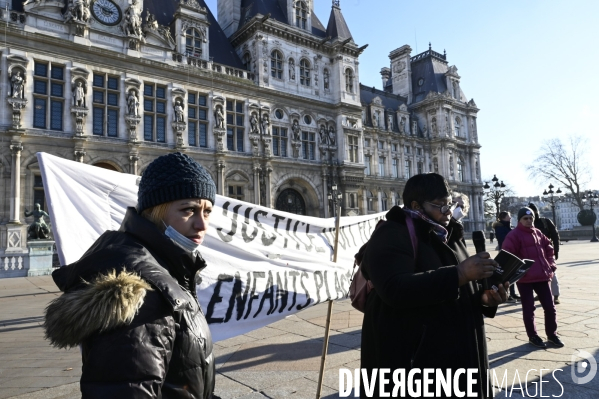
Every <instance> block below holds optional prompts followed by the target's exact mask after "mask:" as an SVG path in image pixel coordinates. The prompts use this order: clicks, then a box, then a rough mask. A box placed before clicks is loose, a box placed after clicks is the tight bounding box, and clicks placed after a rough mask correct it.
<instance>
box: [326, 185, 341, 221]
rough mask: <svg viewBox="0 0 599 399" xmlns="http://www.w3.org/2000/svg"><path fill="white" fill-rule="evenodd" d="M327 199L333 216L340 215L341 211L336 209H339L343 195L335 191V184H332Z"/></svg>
mask: <svg viewBox="0 0 599 399" xmlns="http://www.w3.org/2000/svg"><path fill="white" fill-rule="evenodd" d="M327 197H328V199H329V203H330V204H331V205H332V206H333V216H338V214H340V213H341V209H337V208H338V207H341V199H343V194H341V192H340V191H338V190H337V185H336V184H333V186H332V187H331V191H330V192H329V195H328V196H327Z"/></svg>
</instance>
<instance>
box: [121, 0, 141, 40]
mask: <svg viewBox="0 0 599 399" xmlns="http://www.w3.org/2000/svg"><path fill="white" fill-rule="evenodd" d="M141 22H142V19H141V11H140V10H139V9H138V7H137V0H133V3H132V4H131V5H130V6H129V7H128V8H127V10H125V14H124V16H123V24H122V25H121V28H122V29H123V33H125V35H127V36H135V37H137V38H140V39H141V37H142V30H141Z"/></svg>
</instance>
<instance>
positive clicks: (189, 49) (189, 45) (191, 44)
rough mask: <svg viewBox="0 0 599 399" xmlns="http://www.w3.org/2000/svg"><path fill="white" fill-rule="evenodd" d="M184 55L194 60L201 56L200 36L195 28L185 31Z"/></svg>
mask: <svg viewBox="0 0 599 399" xmlns="http://www.w3.org/2000/svg"><path fill="white" fill-rule="evenodd" d="M185 55H186V56H187V57H196V58H200V57H201V56H202V34H201V33H200V31H199V30H197V29H195V28H189V29H187V30H186V31H185Z"/></svg>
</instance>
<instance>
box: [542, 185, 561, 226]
mask: <svg viewBox="0 0 599 399" xmlns="http://www.w3.org/2000/svg"><path fill="white" fill-rule="evenodd" d="M548 188H549V190H545V191H543V195H544V196H545V198H543V200H544V201H547V202H549V204H550V205H551V211H552V212H553V224H555V225H556V226H557V220H556V219H555V204H556V203H558V202H559V196H560V195H561V193H562V190H560V189H559V188H558V189H557V191H555V192H554V191H553V184H551V183H549V187H548ZM553 194H555V197H554V196H553Z"/></svg>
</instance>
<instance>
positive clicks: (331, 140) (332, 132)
mask: <svg viewBox="0 0 599 399" xmlns="http://www.w3.org/2000/svg"><path fill="white" fill-rule="evenodd" d="M335 143H336V140H335V129H334V128H333V126H329V145H336V144H335Z"/></svg>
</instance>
